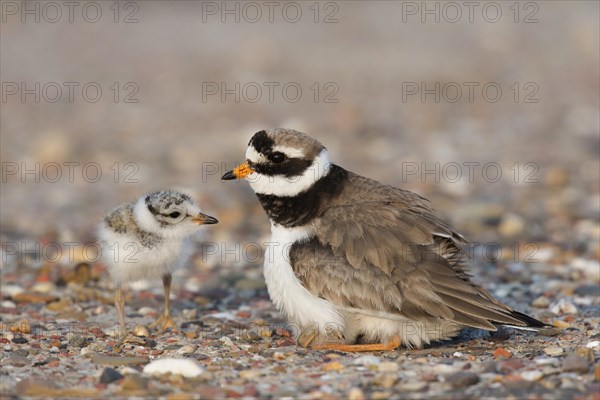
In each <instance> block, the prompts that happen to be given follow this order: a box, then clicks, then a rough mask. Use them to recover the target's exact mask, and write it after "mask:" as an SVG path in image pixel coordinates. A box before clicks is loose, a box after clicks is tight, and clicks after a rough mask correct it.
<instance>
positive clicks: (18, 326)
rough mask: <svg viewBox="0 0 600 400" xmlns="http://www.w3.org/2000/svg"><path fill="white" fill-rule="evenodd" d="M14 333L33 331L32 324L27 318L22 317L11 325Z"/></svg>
mask: <svg viewBox="0 0 600 400" xmlns="http://www.w3.org/2000/svg"><path fill="white" fill-rule="evenodd" d="M10 330H11V332H14V333H31V324H30V323H29V321H28V320H26V319H20V320H18V321H17V322H15V323H14V324H13V325H12V326H11V327H10Z"/></svg>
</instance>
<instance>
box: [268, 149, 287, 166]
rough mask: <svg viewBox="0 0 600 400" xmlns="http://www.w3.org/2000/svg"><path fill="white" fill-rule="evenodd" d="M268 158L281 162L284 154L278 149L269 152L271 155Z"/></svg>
mask: <svg viewBox="0 0 600 400" xmlns="http://www.w3.org/2000/svg"><path fill="white" fill-rule="evenodd" d="M269 158H270V159H271V161H273V162H274V163H277V164H279V163H280V162H283V160H285V154H283V153H280V152H279V151H277V152H275V153H273V154H271V157H269Z"/></svg>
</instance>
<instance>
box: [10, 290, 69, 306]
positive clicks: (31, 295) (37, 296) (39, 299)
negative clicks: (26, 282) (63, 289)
mask: <svg viewBox="0 0 600 400" xmlns="http://www.w3.org/2000/svg"><path fill="white" fill-rule="evenodd" d="M12 299H13V301H14V302H15V303H50V302H53V301H56V300H58V297H57V296H56V295H53V294H44V293H35V292H23V293H18V294H16V295H14V296H13V298H12Z"/></svg>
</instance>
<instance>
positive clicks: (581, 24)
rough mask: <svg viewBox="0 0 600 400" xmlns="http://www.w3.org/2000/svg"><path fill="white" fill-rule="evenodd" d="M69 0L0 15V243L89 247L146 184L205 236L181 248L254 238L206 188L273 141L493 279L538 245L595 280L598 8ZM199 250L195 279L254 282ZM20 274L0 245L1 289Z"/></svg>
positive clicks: (243, 203)
mask: <svg viewBox="0 0 600 400" xmlns="http://www.w3.org/2000/svg"><path fill="white" fill-rule="evenodd" d="M56 4H58V5H59V6H58V7H57V6H56ZM78 4H79V5H78V6H76V7H75V8H73V9H72V10H70V9H69V8H68V7H67V6H65V5H62V3H60V2H59V3H55V5H54V6H52V5H50V6H48V4H47V3H44V2H28V3H21V2H3V3H2V24H1V48H0V50H1V61H0V66H1V78H2V103H1V104H0V105H1V108H2V110H1V114H0V115H1V121H0V128H1V142H2V143H1V150H0V155H1V158H2V190H1V194H0V205H1V208H0V218H1V233H0V234H1V240H2V241H3V243H5V244H6V243H13V244H15V243H16V244H18V245H19V246H21V245H22V244H23V243H25V244H26V245H25V250H27V246H29V245H31V246H34V245H33V244H32V243H49V242H57V243H65V242H73V241H75V242H77V243H79V245H83V244H86V243H89V242H92V241H93V240H94V229H95V226H96V224H97V223H98V222H99V221H100V220H101V218H102V217H103V215H104V214H105V213H106V212H107V211H109V210H110V209H111V208H112V207H113V206H115V205H116V204H118V203H120V202H123V201H131V200H133V199H135V198H136V197H138V196H140V195H142V194H144V193H146V192H148V191H150V190H155V189H160V188H164V187H185V188H188V189H191V190H192V191H193V192H194V193H195V196H196V198H197V199H198V200H199V201H200V203H201V205H202V208H203V209H204V210H205V211H206V212H207V213H209V214H211V215H215V216H217V217H218V218H219V220H220V221H221V222H220V224H219V225H215V226H211V227H210V228H209V229H206V234H205V236H204V237H202V238H199V239H198V241H199V242H200V241H209V242H214V243H217V244H225V243H236V242H238V243H245V242H259V243H260V242H261V241H262V240H266V239H267V237H268V232H269V224H268V220H267V217H266V216H265V215H264V213H263V211H262V210H261V208H260V206H259V204H258V202H257V201H256V199H255V197H254V194H253V193H252V191H251V190H250V188H249V187H248V185H247V184H246V183H245V182H221V180H220V176H221V175H222V174H223V173H224V172H226V171H227V170H229V169H231V168H233V167H234V166H235V165H236V163H238V162H241V161H243V158H244V152H245V148H246V144H247V142H248V140H249V139H250V137H251V136H252V135H253V134H254V133H255V132H256V131H258V130H261V129H265V128H273V127H286V128H293V129H298V130H301V131H304V132H306V133H308V134H310V135H312V136H314V137H316V138H318V139H319V140H320V141H322V143H324V144H325V146H327V147H328V149H329V151H330V154H331V157H332V159H333V160H334V161H335V162H336V163H338V164H340V165H342V166H344V167H345V168H347V169H349V170H352V171H354V172H357V173H360V174H362V175H367V176H370V177H372V178H375V179H378V180H380V181H382V182H385V183H388V184H391V185H394V186H400V187H403V188H407V189H409V190H413V191H416V192H418V193H420V194H421V195H424V196H426V197H428V198H429V199H431V200H432V202H433V204H434V206H435V207H436V208H437V209H438V210H439V212H440V213H441V214H442V215H443V216H444V218H446V219H447V220H449V221H450V222H451V223H452V224H454V225H455V226H456V227H457V228H458V230H460V231H462V232H464V233H465V235H466V236H467V237H468V238H469V239H471V240H473V241H474V242H479V243H486V242H494V243H499V244H500V247H503V248H507V249H509V248H510V249H511V250H510V252H511V253H510V255H507V254H506V253H505V254H503V257H502V258H503V259H506V260H508V259H510V260H512V261H510V262H508V261H506V262H505V264H507V265H508V264H510V265H521V266H523V265H525V266H526V265H527V262H528V260H524V258H526V256H527V255H528V254H530V253H528V252H527V251H529V250H531V249H534V250H535V254H534V255H537V256H536V258H535V259H536V260H541V261H542V262H550V263H551V262H554V263H555V264H556V265H560V266H562V267H565V266H569V265H571V264H570V263H571V262H572V261H573V260H574V259H579V260H584V261H583V262H584V264H581V263H580V264H577V265H579V267H577V266H575V267H573V268H574V270H575V271H579V272H578V273H582V272H581V271H580V270H581V269H582V268H583V271H587V272H585V274H589V276H591V277H592V278H594V277H596V275H595V272H594V269H595V268H597V266H598V261H597V260H598V258H599V256H600V245H599V244H598V236H599V229H600V228H599V224H598V218H599V213H600V187H599V181H600V180H599V178H600V176H599V174H600V172H599V171H600V165H599V164H600V163H599V154H600V150H599V149H600V142H599V127H598V125H599V109H600V104H599V84H600V82H599V77H598V70H599V68H600V64H599V50H598V49H599V48H600V46H599V27H598V26H599V22H598V13H599V4H598V3H597V2H590V1H552V2H497V3H489V2H482V3H478V4H479V5H477V6H476V7H473V8H470V7H469V6H466V5H464V4H463V3H461V2H450V3H448V2H428V3H427V4H426V3H423V2H388V1H381V2H376V1H375V2H367V1H356V2H317V3H312V2H310V3H309V2H275V3H273V4H271V5H269V4H265V3H264V2H247V3H243V2H233V3H230V4H228V5H226V4H225V3H222V2H170V1H169V2H166V1H153V2H122V3H119V4H117V3H114V4H113V3H112V2H91V3H90V2H88V3H86V2H81V3H78ZM115 4H117V5H115ZM515 243H516V245H515ZM531 245H533V246H534V247H526V246H531ZM519 247H521V248H523V249H525V250H524V251H525V252H524V253H523V252H522V253H521V254H516V256H515V257H516V258H515V257H513V252H515V253H518V250H515V248H516V249H518V248H519ZM527 249H529V250H527ZM544 249H545V250H544ZM22 250H23V248H22V247H21V248H20V249H19V252H21V251H22ZM544 251H545V252H544ZM211 253H215V254H214V256H215V257H213V258H214V259H211V260H212V261H210V260H207V259H206V257H204V256H203V257H202V259H203V261H206V262H198V268H214V267H217V266H218V267H219V268H224V270H223V271H227V270H228V269H235V268H239V267H240V266H248V267H249V268H251V269H252V270H253V271H255V272H256V274H257V276H260V265H261V262H260V260H259V259H256V257H254V256H253V257H251V260H248V259H247V257H246V258H244V257H242V259H241V260H238V259H236V257H234V256H227V255H223V256H220V253H221V249H220V248H219V250H218V251H217V252H215V251H211ZM540 255H542V256H543V257H542V258H540ZM505 256H506V257H505ZM19 260H20V261H22V260H23V259H22V257H19V255H18V252H17V254H15V252H14V251H13V248H11V249H10V251H7V249H6V247H3V260H2V261H3V265H4V273H5V274H6V273H8V272H9V271H14V269H7V268H9V267H10V266H12V267H14V266H15V265H16V264H17V263H18V261H19ZM46 261H47V260H46ZM63 261H64V260H63ZM70 261H72V260H69V262H70ZM75 261H77V260H75ZM209 261H210V262H209ZM43 263H44V259H43V258H42V260H41V263H40V264H43ZM590 263H591V264H590ZM581 265H583V267H582V266H581ZM515 268H516V267H515ZM519 268H520V267H519ZM565 268H566V267H565ZM569 268H571V267H569ZM577 268H579V269H577ZM525 270H527V269H525ZM188 273H191V272H188ZM585 276H588V275H585Z"/></svg>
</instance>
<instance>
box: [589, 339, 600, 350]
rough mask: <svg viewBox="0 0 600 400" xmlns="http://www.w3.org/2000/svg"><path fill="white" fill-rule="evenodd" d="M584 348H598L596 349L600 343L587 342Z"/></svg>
mask: <svg viewBox="0 0 600 400" xmlns="http://www.w3.org/2000/svg"><path fill="white" fill-rule="evenodd" d="M585 347H587V348H589V349H594V348H598V347H600V341H598V340H594V341H593V342H589V343H588V344H586V345H585Z"/></svg>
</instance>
